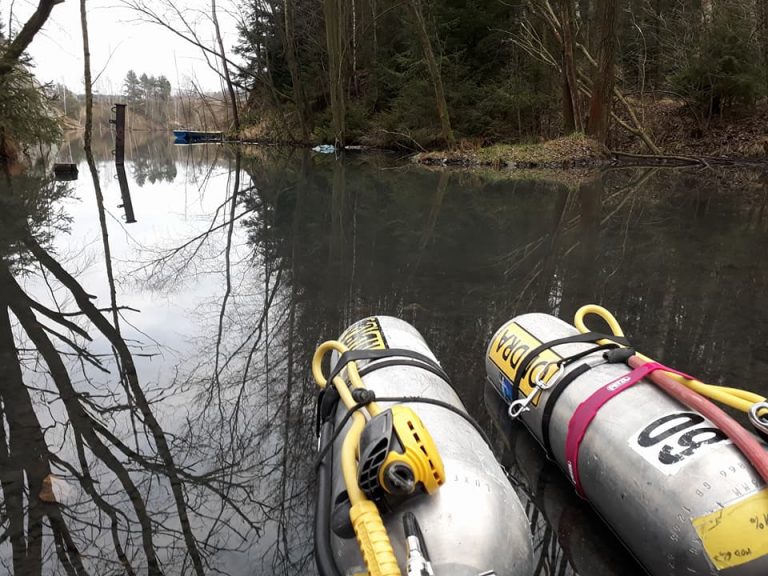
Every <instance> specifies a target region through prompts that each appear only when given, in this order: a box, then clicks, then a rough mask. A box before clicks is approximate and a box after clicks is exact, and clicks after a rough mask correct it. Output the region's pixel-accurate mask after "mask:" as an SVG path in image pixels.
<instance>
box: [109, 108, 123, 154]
mask: <svg viewBox="0 0 768 576" xmlns="http://www.w3.org/2000/svg"><path fill="white" fill-rule="evenodd" d="M112 111H113V112H114V113H115V118H114V120H111V122H112V123H113V124H114V125H115V164H123V163H125V104H115V105H114V106H113V107H112Z"/></svg>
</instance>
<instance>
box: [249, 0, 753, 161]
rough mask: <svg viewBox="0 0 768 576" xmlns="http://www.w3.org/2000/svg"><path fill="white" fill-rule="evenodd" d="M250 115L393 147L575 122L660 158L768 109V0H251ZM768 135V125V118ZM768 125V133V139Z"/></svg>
mask: <svg viewBox="0 0 768 576" xmlns="http://www.w3.org/2000/svg"><path fill="white" fill-rule="evenodd" d="M245 9H246V15H247V18H246V21H245V22H244V24H243V26H242V27H241V31H240V33H241V37H242V41H241V43H240V45H239V47H238V49H237V51H238V53H239V55H240V56H242V57H243V58H244V60H245V62H246V63H247V66H246V69H245V70H241V71H240V72H239V77H240V80H241V82H242V83H243V84H244V85H245V86H246V87H247V93H248V106H247V110H248V112H247V114H248V115H249V116H248V117H249V118H250V119H252V121H253V122H259V123H261V124H262V125H264V120H265V119H273V124H272V125H270V124H267V125H266V127H265V130H266V133H267V134H269V133H278V132H280V129H279V128H278V127H277V126H275V125H274V124H279V123H282V124H283V125H284V126H288V127H290V128H291V134H292V135H293V136H294V138H296V139H297V140H308V139H312V138H313V137H314V138H316V139H318V138H319V139H321V140H323V141H327V142H336V143H339V144H344V143H363V144H372V145H378V146H384V147H392V146H396V145H402V146H404V147H414V148H420V147H422V146H423V147H445V146H449V147H450V146H454V145H455V144H456V142H457V141H462V140H463V141H469V142H470V143H473V144H475V145H478V144H480V145H482V144H488V143H493V142H515V141H538V140H541V139H550V138H554V137H557V136H560V135H564V134H569V133H572V132H574V131H577V132H585V133H586V134H588V135H590V136H592V137H594V138H595V139H597V140H599V141H600V142H602V143H607V144H609V145H611V146H625V147H626V146H634V145H636V143H638V142H639V143H640V144H641V146H642V148H643V149H645V150H647V151H650V152H653V153H659V152H660V151H661V149H662V146H661V145H660V144H659V143H658V142H659V139H663V137H664V132H665V130H666V131H668V130H670V129H671V127H672V125H673V124H675V123H676V122H677V123H680V122H682V123H683V124H684V125H685V128H686V129H687V131H688V133H687V137H688V138H693V139H695V138H700V137H702V136H704V135H706V133H707V132H708V130H710V129H711V128H712V126H713V125H717V124H718V123H722V122H732V121H738V120H739V119H742V118H745V117H747V118H749V117H753V118H755V119H756V118H757V116H760V117H761V118H763V119H764V118H765V116H764V115H763V114H762V113H763V111H764V106H763V105H762V104H763V103H762V102H761V99H762V98H763V97H764V96H765V95H766V93H767V92H766V90H767V88H768V3H766V2H764V1H763V0H624V1H618V0H527V1H523V2H505V1H495V0H494V1H491V2H482V3H479V2H473V1H469V0H355V1H353V2H343V1H341V0H324V1H323V2H315V1H313V0H282V1H277V0H251V1H250V2H248V3H247V6H246V7H245ZM762 130H763V134H762V135H763V136H764V135H765V124H763V126H762ZM759 136H760V135H757V137H758V138H759Z"/></svg>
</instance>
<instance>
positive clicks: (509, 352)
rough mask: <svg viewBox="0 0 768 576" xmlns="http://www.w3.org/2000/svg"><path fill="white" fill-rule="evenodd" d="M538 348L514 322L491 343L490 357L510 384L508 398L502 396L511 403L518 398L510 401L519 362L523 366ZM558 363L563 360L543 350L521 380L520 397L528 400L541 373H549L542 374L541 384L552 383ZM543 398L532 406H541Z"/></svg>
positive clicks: (538, 343)
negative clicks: (523, 361)
mask: <svg viewBox="0 0 768 576" xmlns="http://www.w3.org/2000/svg"><path fill="white" fill-rule="evenodd" d="M539 346H541V341H539V340H538V339H537V338H536V337H535V336H533V335H532V334H531V333H530V332H528V330H526V329H525V328H523V327H522V326H520V325H519V324H516V323H515V322H508V323H507V324H506V325H505V326H504V327H503V328H502V329H501V330H499V333H498V334H497V335H496V338H495V339H494V340H493V342H492V343H491V350H490V353H489V354H488V356H489V358H490V359H491V361H492V362H493V363H494V364H495V365H496V367H497V368H498V369H499V370H501V373H502V375H503V376H505V377H506V378H507V381H508V382H509V383H510V384H509V390H508V393H507V394H505V393H504V390H503V389H502V394H504V397H505V398H506V399H507V400H508V401H513V400H516V398H511V396H512V389H511V383H512V382H513V381H514V379H515V375H516V374H517V369H518V367H519V366H520V362H522V360H523V358H525V356H526V355H527V354H528V352H530V351H531V350H533V349H534V348H537V347H539ZM558 360H562V357H561V356H560V355H559V354H557V353H555V352H553V351H552V350H551V349H547V350H544V351H543V352H542V353H541V354H539V356H538V357H537V358H536V359H535V360H534V361H533V362H531V363H530V364H529V365H528V370H527V371H526V373H525V374H524V375H523V377H522V378H521V379H520V397H521V398H522V397H524V396H528V395H529V394H530V393H531V392H532V391H533V389H534V388H535V387H536V384H535V383H534V381H535V379H536V377H537V376H539V373H540V372H541V371H542V370H546V372H545V373H544V374H541V382H542V383H544V384H546V383H547V382H549V381H550V380H551V379H552V377H553V376H554V375H555V374H557V372H558V367H557V366H556V365H555V362H557V361H558ZM508 396H509V397H508ZM540 397H541V394H536V397H535V398H534V399H533V402H532V404H533V405H534V406H538V405H539V399H540Z"/></svg>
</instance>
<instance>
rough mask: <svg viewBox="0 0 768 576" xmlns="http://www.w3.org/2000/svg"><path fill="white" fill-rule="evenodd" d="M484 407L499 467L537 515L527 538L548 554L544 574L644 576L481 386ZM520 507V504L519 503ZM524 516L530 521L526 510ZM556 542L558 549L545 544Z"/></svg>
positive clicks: (495, 394)
mask: <svg viewBox="0 0 768 576" xmlns="http://www.w3.org/2000/svg"><path fill="white" fill-rule="evenodd" d="M484 400H485V408H486V410H487V411H488V414H489V415H490V417H491V421H492V422H493V423H494V425H495V426H496V428H497V430H498V431H499V433H500V435H501V438H502V442H503V443H504V451H503V453H502V454H501V463H502V466H504V468H505V469H506V470H508V471H509V473H510V474H512V475H513V476H514V478H516V480H517V481H518V482H519V483H520V486H521V487H522V490H523V492H524V493H525V494H526V496H527V499H528V500H529V501H530V503H531V504H532V505H533V506H535V508H536V510H537V511H538V515H536V516H538V518H543V519H544V520H543V521H542V520H539V522H537V523H535V524H533V520H532V526H533V529H534V535H533V539H534V541H535V542H537V543H539V545H540V546H541V547H542V549H546V550H549V552H548V553H547V556H548V557H549V562H550V572H549V573H550V574H561V573H563V572H560V570H563V568H562V563H563V562H564V561H567V563H568V564H569V565H570V566H571V567H573V569H574V570H575V571H576V573H578V574H580V575H581V576H645V574H646V572H645V570H643V569H642V568H641V567H640V565H639V564H637V562H635V561H634V559H633V558H632V557H631V556H630V555H629V553H628V552H627V551H626V549H625V548H624V547H623V546H621V545H620V544H619V542H618V541H617V539H616V536H614V535H613V534H612V533H611V531H610V530H609V529H608V527H607V526H606V525H605V523H604V522H602V521H601V520H600V518H599V517H598V516H597V515H596V514H594V513H593V512H592V510H590V509H589V505H588V504H587V503H586V502H584V500H582V499H580V498H579V497H578V496H577V495H576V494H574V492H573V489H572V488H571V486H570V484H568V481H567V480H566V479H565V478H563V475H562V474H560V470H558V469H557V467H556V466H555V465H554V464H553V463H552V462H550V461H549V460H547V458H546V457H545V455H544V453H543V452H542V451H541V446H539V445H538V443H537V442H536V440H534V438H533V437H532V436H531V435H530V434H528V433H527V432H526V430H525V429H524V428H523V425H522V424H521V423H520V422H515V421H513V420H511V419H510V418H509V416H508V415H507V404H506V402H504V399H503V398H502V397H501V396H500V395H499V393H498V392H497V390H496V389H495V388H493V387H492V386H490V385H488V384H486V386H485V390H484ZM524 503H525V501H524ZM526 508H527V509H528V510H529V512H528V516H529V517H531V518H532V519H533V518H534V517H535V516H534V514H532V513H531V511H530V508H528V506H526ZM552 538H556V539H557V543H558V544H559V548H560V550H559V551H557V550H553V547H552V546H551V544H550V542H551V539H552Z"/></svg>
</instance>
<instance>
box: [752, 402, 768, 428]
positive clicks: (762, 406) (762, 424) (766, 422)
mask: <svg viewBox="0 0 768 576" xmlns="http://www.w3.org/2000/svg"><path fill="white" fill-rule="evenodd" d="M763 410H764V411H765V414H763V415H762V416H761V415H760V412H761V411H763ZM749 421H750V422H751V423H752V426H754V427H755V428H756V429H757V430H758V431H759V432H761V433H762V434H764V435H768V400H765V401H763V402H755V403H754V404H752V407H751V408H750V409H749Z"/></svg>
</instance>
